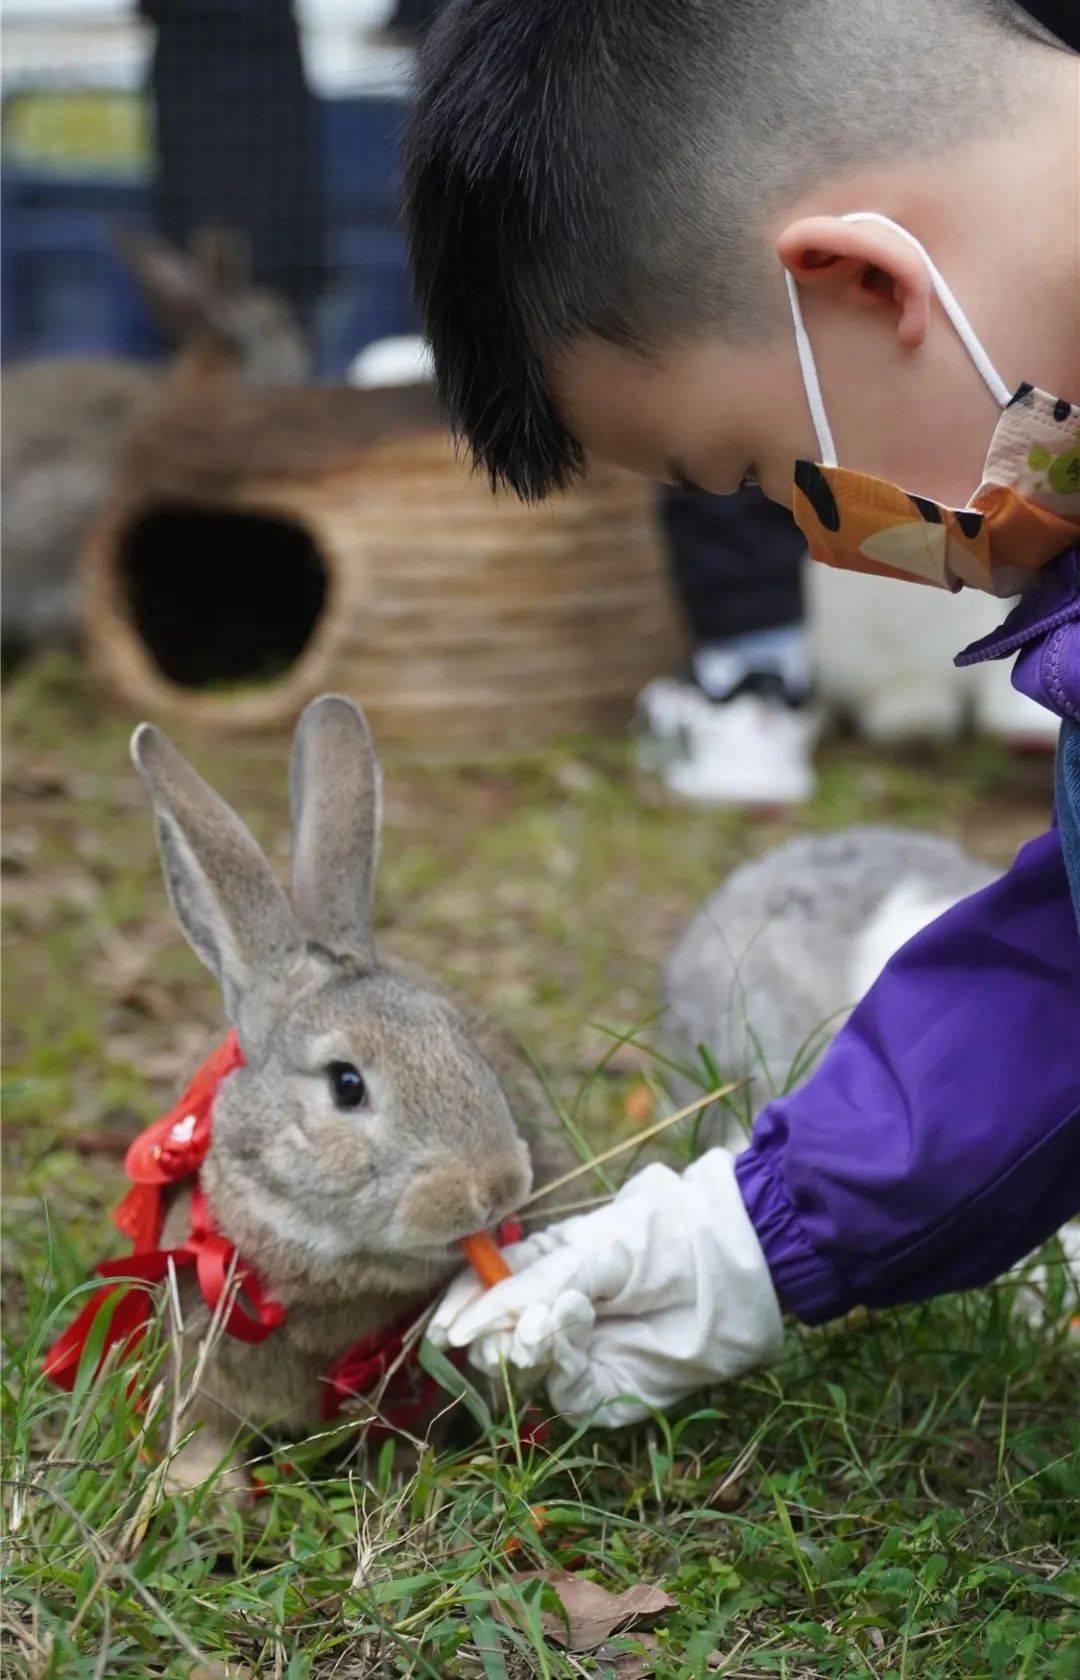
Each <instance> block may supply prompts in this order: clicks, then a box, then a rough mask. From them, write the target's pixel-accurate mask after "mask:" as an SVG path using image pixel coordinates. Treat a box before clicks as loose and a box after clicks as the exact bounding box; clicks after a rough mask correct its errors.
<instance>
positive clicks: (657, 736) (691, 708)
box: [637, 677, 817, 805]
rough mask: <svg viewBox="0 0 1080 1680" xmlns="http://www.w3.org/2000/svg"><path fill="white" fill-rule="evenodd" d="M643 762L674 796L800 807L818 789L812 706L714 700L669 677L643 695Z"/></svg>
mask: <svg viewBox="0 0 1080 1680" xmlns="http://www.w3.org/2000/svg"><path fill="white" fill-rule="evenodd" d="M638 720H639V736H638V750H637V757H638V763H639V765H640V766H641V767H642V769H647V770H653V771H656V772H658V774H659V775H660V777H661V779H662V780H663V782H664V783H665V785H666V786H667V787H668V788H670V790H671V792H672V793H675V794H677V795H678V796H679V797H680V798H682V799H690V800H694V801H697V802H699V803H702V804H711V805H797V804H801V803H803V801H804V800H807V799H809V798H810V796H811V795H812V793H813V791H814V770H813V764H812V762H811V756H810V754H811V748H812V746H813V743H814V737H815V735H816V733H817V718H816V716H815V714H814V712H813V711H812V710H811V709H810V708H809V707H793V706H788V705H786V704H785V703H784V701H782V700H779V699H773V698H771V697H768V696H765V695H761V694H754V693H743V694H740V695H737V696H736V698H735V699H733V700H710V699H709V697H708V695H706V694H704V693H702V691H701V689H700V688H698V687H697V685H696V684H694V683H689V682H680V681H678V680H677V679H675V678H670V677H663V678H660V679H658V680H657V681H656V682H652V683H650V684H649V685H648V687H647V688H646V689H644V690H643V691H642V693H641V694H640V696H639V697H638Z"/></svg>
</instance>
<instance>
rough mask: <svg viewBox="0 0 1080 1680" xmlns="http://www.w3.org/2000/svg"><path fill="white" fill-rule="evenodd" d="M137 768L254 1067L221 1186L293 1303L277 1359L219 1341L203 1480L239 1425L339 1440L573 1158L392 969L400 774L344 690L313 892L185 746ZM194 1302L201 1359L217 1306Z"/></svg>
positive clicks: (178, 1476)
mask: <svg viewBox="0 0 1080 1680" xmlns="http://www.w3.org/2000/svg"><path fill="white" fill-rule="evenodd" d="M132 756H133V759H134V762H135V766H136V768H137V769H138V771H139V773H140V775H141V776H142V778H143V780H144V782H145V783H146V786H147V789H148V790H149V793H150V798H151V800H152V802H153V807H154V813H155V817H156V822H157V835H158V844H159V849H160V853H161V860H162V866H163V869H164V873H165V879H166V882H167V884H168V888H169V894H170V897H171V899H172V902H173V906H174V908H175V911H176V914H177V917H178V919H179V921H180V925H181V927H182V928H183V930H184V933H185V934H186V936H187V938H188V940H189V942H190V944H191V945H192V947H193V948H194V950H195V952H196V954H197V955H198V956H199V957H200V958H201V959H202V961H203V962H204V963H205V964H206V965H207V967H208V968H209V969H211V971H212V972H213V973H214V974H215V975H216V977H217V979H218V981H219V983H220V985H221V989H222V992H223V995H224V1000H225V1010H226V1014H227V1015H228V1017H229V1020H230V1021H231V1022H232V1024H233V1025H234V1026H235V1028H236V1029H237V1032H238V1034H239V1038H240V1043H241V1048H242V1050H243V1054H244V1059H245V1061H244V1066H242V1067H241V1068H238V1069H237V1070H236V1071H235V1072H233V1073H231V1074H230V1075H229V1076H228V1078H227V1079H226V1080H225V1081H224V1083H223V1084H222V1086H221V1088H220V1091H219V1094H218V1096H217V1099H216V1101H215V1105H214V1110H213V1135H212V1141H211V1147H210V1150H209V1153H208V1155H207V1157H206V1160H205V1164H204V1166H203V1169H202V1186H203V1189H204V1191H205V1193H206V1196H207V1198H208V1201H209V1205H210V1211H211V1213H212V1215H213V1217H214V1219H215V1221H216V1223H217V1226H218V1228H219V1229H220V1231H221V1232H222V1233H223V1234H224V1235H225V1236H226V1237H227V1238H228V1239H230V1241H232V1242H233V1243H234V1244H235V1245H236V1247H237V1249H238V1251H239V1253H240V1254H241V1255H242V1257H243V1258H244V1260H245V1261H246V1262H248V1263H249V1264H250V1265H251V1266H252V1267H253V1268H254V1269H255V1271H256V1272H257V1273H258V1275H259V1277H260V1279H261V1281H262V1283H263V1285H264V1286H265V1288H266V1289H267V1290H268V1291H269V1293H270V1294H271V1295H272V1296H274V1297H276V1298H277V1299H278V1300H280V1301H281V1302H283V1303H284V1304H285V1306H286V1308H287V1315H286V1318H285V1321H284V1323H283V1324H282V1325H281V1326H280V1327H279V1328H278V1329H276V1330H275V1331H274V1332H273V1333H272V1334H271V1335H270V1336H269V1338H268V1339H267V1340H266V1341H264V1342H262V1343H261V1344H258V1345H249V1344H247V1343H244V1342H242V1341H239V1340H236V1339H234V1338H232V1337H230V1336H228V1335H225V1336H223V1337H221V1339H220V1340H219V1341H218V1342H217V1344H216V1346H215V1348H214V1350H213V1353H212V1355H211V1357H210V1359H209V1362H208V1364H207V1366H206V1369H205V1372H204V1375H203V1378H202V1383H201V1392H200V1394H199V1396H198V1399H197V1401H196V1410H195V1413H194V1418H195V1419H197V1420H198V1421H199V1422H200V1423H201V1425H202V1427H201V1429H199V1430H198V1431H197V1433H196V1434H195V1435H194V1436H193V1437H192V1439H191V1440H190V1441H189V1442H188V1444H187V1445H186V1446H185V1447H183V1448H182V1449H181V1452H180V1454H179V1456H178V1458H177V1459H176V1460H175V1461H174V1462H173V1464H172V1466H171V1475H172V1478H173V1480H174V1481H176V1482H180V1483H191V1482H194V1481H198V1480H201V1479H203V1477H205V1476H206V1475H207V1474H208V1473H209V1472H210V1471H211V1470H212V1469H213V1467H214V1466H215V1465H216V1464H217V1463H219V1462H220V1461H221V1460H222V1458H223V1457H224V1456H225V1454H226V1452H227V1450H228V1447H229V1443H230V1442H231V1440H232V1439H233V1437H234V1435H235V1433H236V1430H237V1427H238V1426H242V1425H247V1424H250V1425H253V1426H256V1427H258V1428H263V1429H268V1430H275V1429H276V1430H281V1431H284V1432H287V1433H288V1432H294V1431H297V1430H304V1429H307V1428H309V1427H313V1426H316V1425H317V1424H318V1422H319V1418H320V1411H319V1405H320V1377H321V1375H322V1373H323V1372H325V1371H326V1369H327V1368H328V1366H329V1365H330V1364H331V1363H332V1362H333V1360H334V1359H335V1357H336V1356H337V1355H339V1354H341V1353H342V1352H344V1351H345V1349H346V1348H348V1347H350V1346H351V1345H352V1344H353V1343H355V1342H356V1341H357V1340H358V1339H359V1338H360V1337H362V1336H365V1335H367V1334H368V1333H370V1332H372V1331H374V1330H375V1329H377V1328H379V1327H380V1326H384V1325H387V1324H390V1323H392V1322H393V1321H395V1320H397V1319H398V1318H400V1317H401V1316H402V1314H403V1313H405V1312H408V1311H409V1310H411V1309H413V1308H415V1307H417V1306H418V1305H419V1304H420V1303H423V1302H425V1301H426V1300H427V1299H429V1298H430V1297H431V1296H432V1294H433V1293H434V1292H435V1291H437V1290H438V1288H439V1286H440V1285H442V1284H443V1283H444V1282H446V1281H447V1280H448V1279H449V1278H450V1277H451V1275H452V1274H453V1273H454V1272H455V1271H456V1270H458V1269H460V1267H461V1264H462V1261H461V1257H460V1254H459V1252H458V1250H457V1248H456V1246H455V1244H456V1239H458V1238H459V1237H461V1236H464V1235H466V1234H467V1233H469V1232H472V1231H475V1230H478V1229H480V1228H485V1227H491V1226H493V1225H494V1224H495V1223H496V1222H497V1221H498V1220H499V1219H500V1218H501V1217H502V1216H504V1215H505V1214H507V1213H508V1212H509V1211H510V1210H512V1209H513V1208H515V1207H516V1206H517V1205H518V1204H519V1203H520V1202H521V1200H522V1199H523V1198H524V1196H525V1195H526V1194H527V1192H528V1190H529V1187H530V1184H531V1182H532V1179H533V1176H534V1175H535V1176H536V1178H537V1180H538V1182H546V1181H547V1180H548V1179H549V1178H551V1177H553V1176H554V1175H555V1173H556V1172H557V1171H559V1170H561V1169H562V1168H563V1167H565V1165H566V1164H567V1163H568V1161H569V1160H571V1159H573V1158H574V1157H573V1154H572V1151H571V1150H570V1148H569V1146H568V1144H567V1143H566V1141H565V1139H564V1135H563V1133H562V1132H561V1130H560V1128H559V1126H558V1123H557V1120H556V1119H555V1118H554V1116H553V1115H552V1113H551V1111H550V1109H549V1108H547V1107H546V1105H545V1104H544V1103H543V1099H542V1097H541V1096H540V1095H539V1092H538V1088H537V1086H536V1085H535V1083H534V1082H533V1080H532V1077H531V1075H530V1074H529V1073H528V1071H527V1069H526V1068H525V1067H524V1064H523V1063H522V1061H521V1059H520V1057H518V1055H517V1053H516V1051H514V1050H513V1048H512V1047H511V1046H510V1045H509V1043H508V1041H507V1040H506V1039H505V1038H503V1037H502V1036H501V1035H499V1034H497V1033H496V1032H495V1031H494V1030H493V1029H488V1028H486V1027H485V1026H482V1025H480V1024H478V1023H476V1022H475V1021H472V1020H470V1019H468V1018H467V1017H466V1015H465V1014H464V1013H463V1012H462V1010H461V1008H460V1007H458V1005H457V1004H455V1003H454V1002H453V1001H452V1000H451V999H450V998H449V997H448V996H447V995H446V994H445V993H444V992H442V991H441V990H440V989H439V988H438V987H437V986H435V985H434V984H433V983H432V982H430V981H429V980H426V979H424V978H422V977H420V978H418V977H417V976H415V975H413V974H409V973H406V972H405V971H403V970H402V969H399V968H397V967H395V966H393V965H392V964H390V963H387V962H385V961H383V960H382V958H381V956H377V955H376V952H375V946H374V940H373V934H372V915H373V912H372V896H373V886H374V876H375V863H376V851H377V845H378V834H379V770H378V765H377V762H376V758H375V752H374V749H373V746H372V741H371V736H370V733H369V730H368V726H367V723H366V721H365V719H364V716H363V713H362V712H361V711H360V709H359V708H358V707H357V706H356V705H354V704H353V703H352V702H351V701H350V700H347V699H345V698H343V697H342V696H339V695H323V696H322V697H321V698H320V699H318V700H315V701H313V702H312V703H311V704H310V705H309V706H308V708H307V710H306V711H305V712H304V714H303V716H302V717H301V719H300V722H299V725H298V727H297V730H296V735H295V739H294V743H293V751H292V772H291V796H292V813H293V826H294V855H293V882H292V896H291V901H290V899H289V897H287V896H286V893H285V891H284V890H283V888H282V887H281V885H280V884H279V882H278V880H277V878H276V877H275V875H274V872H273V870H272V869H271V867H270V864H269V863H268V862H267V859H266V857H265V856H264V855H263V852H262V851H261V850H260V848H259V846H258V845H257V843H256V841H255V840H254V838H253V836H252V835H251V833H250V832H249V830H248V829H247V828H246V827H245V825H244V824H243V823H242V822H241V820H240V818H239V817H237V816H236V814H235V813H234V812H233V811H232V810H231V809H230V808H229V806H228V805H226V804H225V803H224V802H223V801H222V800H221V799H220V798H218V796H217V795H216V794H215V793H214V792H213V791H212V790H211V789H210V788H209V787H208V786H207V784H206V783H205V782H204V781H203V780H202V778H201V777H200V776H199V775H198V774H197V773H196V771H195V770H194V769H193V768H192V767H191V765H190V764H189V763H188V762H187V760H186V759H185V758H183V757H182V756H181V754H180V753H179V752H178V751H177V749H176V747H175V746H173V745H172V743H171V742H170V741H169V740H168V739H167V738H166V737H165V736H164V735H163V734H161V733H160V732H159V731H158V730H157V729H156V728H154V727H152V726H151V725H150V724H143V725H141V726H140V728H138V729H137V730H136V732H135V734H134V736H133V739H132ZM188 1200H189V1198H188V1195H187V1193H181V1194H180V1195H178V1198H177V1200H176V1201H175V1203H174V1204H173V1206H172V1207H171V1209H170V1211H169V1214H168V1217H167V1222H166V1227H165V1233H164V1239H163V1241H164V1246H166V1247H169V1246H171V1245H173V1244H174V1243H177V1242H180V1241H182V1240H183V1238H184V1236H185V1234H186V1232H187V1228H188ZM183 1276H184V1274H182V1277H183ZM182 1287H183V1289H184V1295H183V1309H184V1315H185V1322H186V1332H185V1340H186V1344H187V1348H186V1351H187V1353H188V1355H190V1354H191V1352H192V1351H193V1347H194V1344H195V1342H196V1341H197V1340H198V1338H199V1337H200V1336H201V1335H202V1334H203V1333H204V1332H205V1330H206V1328H207V1323H208V1316H209V1315H208V1312H207V1309H206V1306H205V1304H204V1303H203V1301H202V1298H201V1296H200V1295H199V1293H198V1290H197V1289H196V1288H195V1287H194V1286H193V1285H191V1284H190V1283H184V1284H182ZM191 1421H192V1417H191V1416H189V1417H188V1418H187V1419H186V1420H185V1423H186V1424H190V1422H191ZM229 1474H230V1477H231V1478H232V1480H233V1482H234V1483H235V1484H236V1485H239V1484H240V1482H241V1481H242V1478H241V1477H240V1474H239V1471H237V1470H233V1471H231V1472H230V1473H229Z"/></svg>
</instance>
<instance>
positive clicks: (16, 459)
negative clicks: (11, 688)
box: [0, 230, 310, 654]
mask: <svg viewBox="0 0 1080 1680" xmlns="http://www.w3.org/2000/svg"><path fill="white" fill-rule="evenodd" d="M120 247H121V251H122V254H123V256H124V258H125V261H126V262H127V264H128V266H129V267H130V268H131V270H132V272H133V273H134V275H135V277H136V279H137V280H138V282H139V285H140V288H141V290H142V292H143V294H144V296H145V298H146V301H147V303H148V305H149V307H150V309H151V310H152V312H153V313H154V315H155V316H156V317H157V319H158V320H159V322H160V323H161V325H162V327H163V328H164V329H165V330H166V331H167V332H169V334H170V335H171V336H173V337H175V338H177V339H178V340H179V341H180V343H181V347H182V348H181V352H180V355H179V357H178V358H177V360H176V361H175V362H174V363H173V366H172V367H171V369H170V370H169V371H168V373H167V374H166V375H165V377H164V379H163V377H162V374H161V373H160V372H159V371H158V370H157V369H156V368H154V367H151V366H149V365H147V364H145V363H139V362H131V361H123V360H121V359H119V358H109V357H104V356H62V357H50V358H46V359H43V360H40V361H28V362H23V363H16V364H15V365H14V366H12V367H10V368H6V369H5V371H4V378H3V427H2V451H0V480H2V486H3V502H2V507H3V516H2V534H0V544H2V552H3V614H2V620H0V625H2V639H3V645H4V649H5V652H11V653H15V654H19V653H23V652H26V651H29V650H31V649H35V648H40V647H49V646H70V645H71V644H72V643H73V642H74V640H75V638H76V634H77V629H78V621H79V571H78V561H79V554H80V551H81V548H82V545H83V543H84V541H85V539H86V537H87V535H88V533H89V531H90V529H91V527H92V526H93V524H94V522H95V520H96V519H97V518H98V517H99V516H100V514H101V512H102V510H103V509H104V507H105V505H106V503H107V502H108V499H109V497H110V495H111V494H112V491H113V487H114V482H115V479H116V475H117V469H118V467H119V464H120V461H121V457H122V454H123V450H124V447H125V444H126V442H127V440H128V438H129V437H130V436H131V435H132V433H133V431H134V429H135V427H136V426H137V425H138V424H139V422H140V420H141V418H142V417H143V415H145V414H146V413H147V412H148V410H149V409H150V407H151V406H152V405H154V404H155V403H157V402H159V401H160V400H161V398H162V395H163V393H164V392H165V391H166V389H167V387H168V384H169V382H183V383H184V384H185V385H187V386H188V387H190V386H191V385H192V384H193V383H201V384H204V385H205V386H206V388H207V390H208V392H210V391H212V389H213V388H214V382H215V381H216V380H218V379H220V378H226V379H236V380H241V381H243V382H244V383H245V384H247V385H250V386H253V387H259V388H263V387H270V386H277V385H294V384H299V383H301V382H302V381H303V380H304V379H305V378H306V376H307V375H308V373H309V371H310V355H309V351H308V348H307V345H306V344H305V341H304V338H303V335H302V334H301V332H300V329H299V327H298V326H297V323H296V322H295V320H294V319H293V317H292V314H291V312H290V310H289V309H288V307H287V305H286V304H285V303H284V302H282V300H281V299H279V298H277V297H275V296H274V295H273V294H272V293H269V292H266V291H262V290H259V289H258V288H257V287H255V286H253V285H252V283H251V280H250V276H249V275H248V273H247V269H246V262H245V258H244V254H243V246H242V243H241V242H240V241H238V240H236V239H235V238H233V237H232V236H231V235H229V234H227V233H225V232H224V231H216V230H206V231H205V232H204V233H203V234H201V235H200V236H199V238H198V240H197V242H196V246H195V250H194V251H193V253H192V254H191V255H190V256H188V255H187V254H186V253H185V252H183V251H178V250H175V249H174V248H173V247H172V246H170V245H168V244H166V243H165V242H164V241H163V240H158V239H153V238H151V237H149V236H146V235H142V234H135V233H127V234H124V235H123V236H122V238H121V239H120ZM208 400H209V398H208Z"/></svg>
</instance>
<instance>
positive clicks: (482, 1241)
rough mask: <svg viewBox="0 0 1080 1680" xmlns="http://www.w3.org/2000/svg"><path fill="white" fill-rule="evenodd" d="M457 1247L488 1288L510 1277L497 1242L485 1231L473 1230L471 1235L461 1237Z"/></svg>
mask: <svg viewBox="0 0 1080 1680" xmlns="http://www.w3.org/2000/svg"><path fill="white" fill-rule="evenodd" d="M458 1247H459V1248H460V1250H461V1252H462V1254H464V1256H465V1258H466V1260H467V1261H468V1262H469V1265H470V1266H471V1267H472V1269H473V1271H474V1272H475V1273H476V1275H477V1277H478V1278H479V1279H480V1281H481V1283H483V1284H485V1285H486V1286H487V1288H488V1289H491V1288H492V1287H493V1285H495V1284H496V1283H501V1282H502V1280H503V1278H508V1277H510V1275H511V1273H510V1268H509V1266H508V1265H507V1264H506V1261H505V1260H504V1259H503V1257H502V1255H501V1254H500V1252H499V1245H498V1243H496V1242H495V1240H494V1238H492V1237H489V1236H488V1233H487V1232H486V1231H474V1232H473V1233H472V1235H471V1236H469V1237H462V1238H461V1239H460V1241H459V1242H458Z"/></svg>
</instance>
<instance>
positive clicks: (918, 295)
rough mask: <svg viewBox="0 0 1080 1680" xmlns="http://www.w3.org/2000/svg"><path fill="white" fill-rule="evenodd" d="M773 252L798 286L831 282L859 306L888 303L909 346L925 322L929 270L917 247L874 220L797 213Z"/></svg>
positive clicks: (921, 338) (913, 346) (918, 337)
mask: <svg viewBox="0 0 1080 1680" xmlns="http://www.w3.org/2000/svg"><path fill="white" fill-rule="evenodd" d="M776 253H777V256H778V257H779V258H780V261H781V262H782V263H783V265H784V267H785V268H786V269H787V270H788V272H789V274H790V275H791V276H792V278H793V279H794V280H795V282H796V284H797V285H799V286H800V287H809V286H830V287H832V288H833V289H834V290H837V291H844V292H846V293H848V294H849V295H850V297H851V301H852V303H853V304H854V305H856V306H857V307H859V308H867V307H870V308H875V309H881V308H887V309H889V310H891V312H892V314H893V316H894V317H895V323H896V336H897V338H898V339H899V340H900V343H901V344H902V345H903V346H904V348H905V349H908V350H914V349H917V348H918V347H919V345H921V344H922V343H923V341H924V339H925V338H926V332H927V328H928V326H929V324H930V295H931V290H932V288H931V284H930V275H929V273H928V272H927V268H926V264H925V263H924V262H923V260H922V258H921V257H920V256H919V253H918V252H917V251H914V250H912V248H911V247H910V246H909V245H908V244H906V242H905V241H904V240H902V239H900V238H898V237H897V235H896V234H894V233H893V232H892V231H891V229H889V228H887V227H882V226H881V225H880V223H875V222H846V221H844V220H843V218H842V217H840V216H800V218H799V219H798V221H795V222H790V223H789V224H788V226H787V227H786V228H785V229H784V231H783V232H782V233H781V234H780V235H779V237H778V239H777V241H776Z"/></svg>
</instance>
